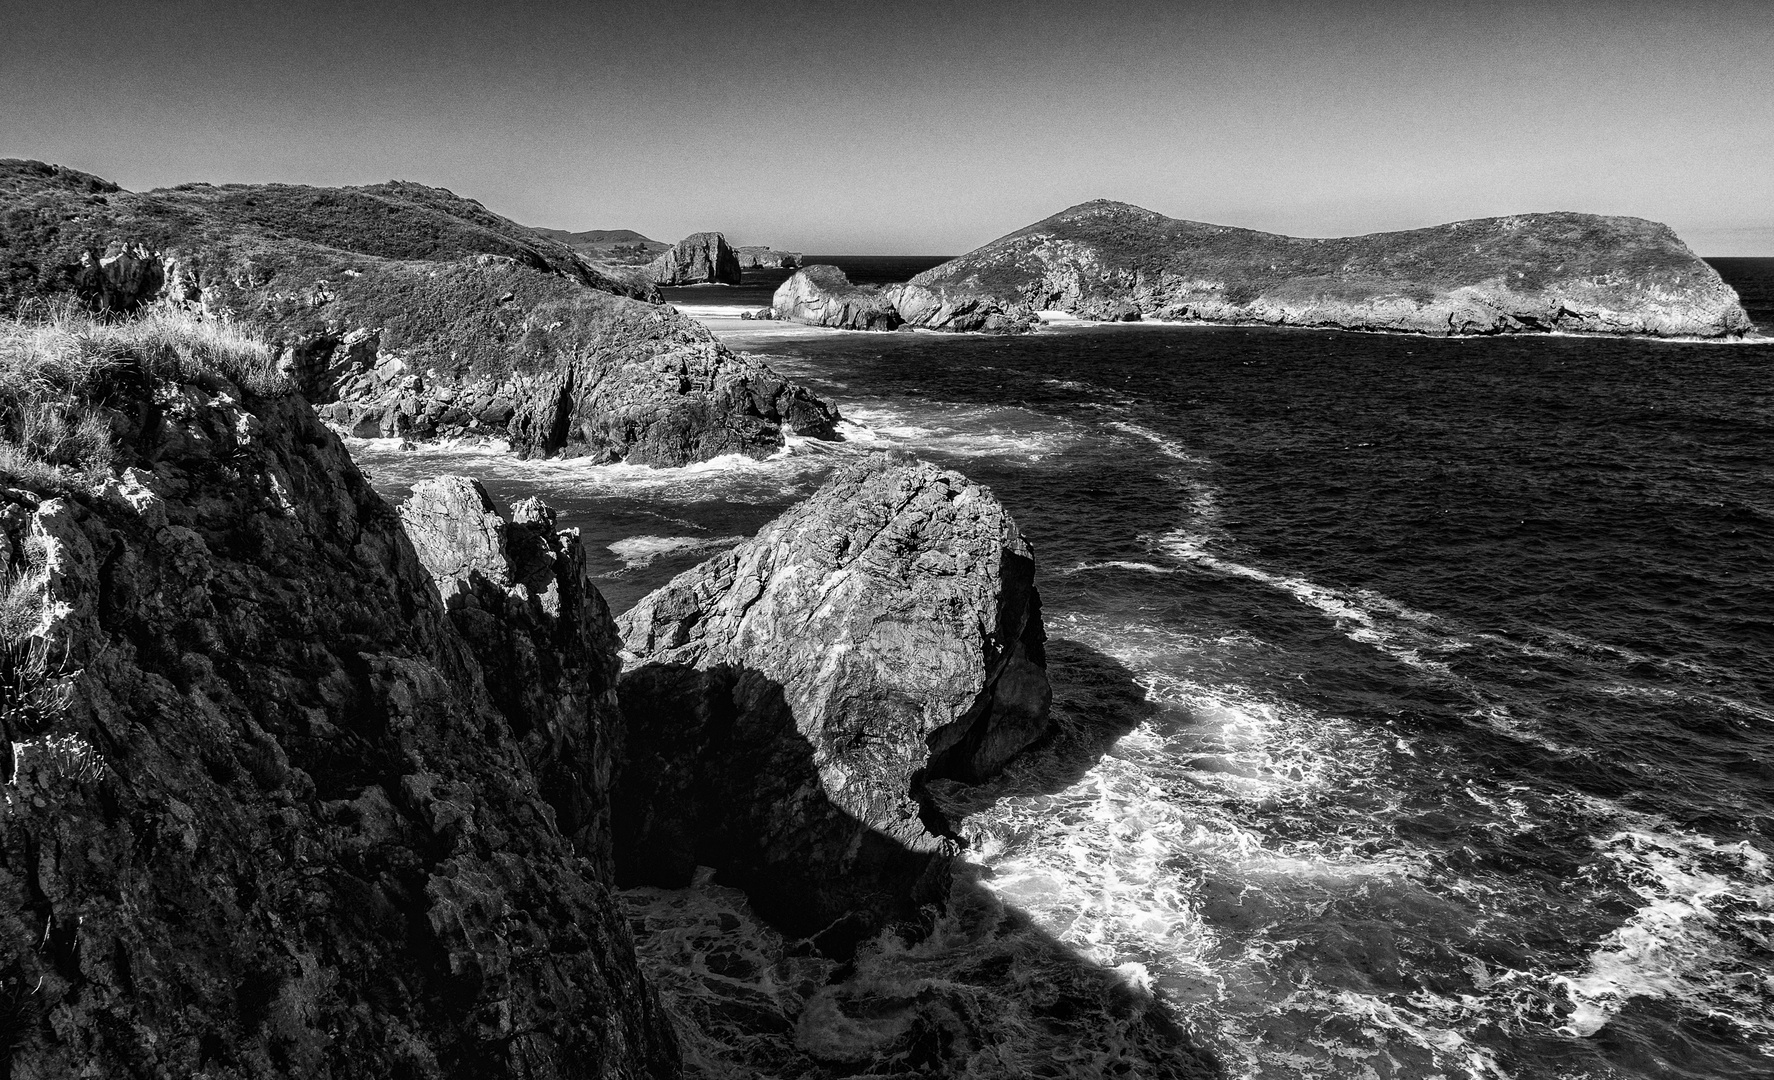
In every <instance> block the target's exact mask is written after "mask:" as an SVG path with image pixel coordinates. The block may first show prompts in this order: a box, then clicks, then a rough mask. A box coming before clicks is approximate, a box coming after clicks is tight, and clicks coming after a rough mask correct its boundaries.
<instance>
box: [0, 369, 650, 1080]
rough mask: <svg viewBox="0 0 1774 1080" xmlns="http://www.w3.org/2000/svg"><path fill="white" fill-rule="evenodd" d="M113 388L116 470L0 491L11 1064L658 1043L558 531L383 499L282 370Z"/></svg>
mask: <svg viewBox="0 0 1774 1080" xmlns="http://www.w3.org/2000/svg"><path fill="white" fill-rule="evenodd" d="M129 387H130V383H129V382H128V381H127V380H124V381H122V382H120V383H119V384H118V386H117V387H114V388H113V389H112V391H110V394H111V396H110V397H108V398H107V399H106V402H107V404H106V405H105V407H106V408H108V409H110V410H111V415H112V416H113V425H112V426H113V433H114V437H115V439H116V443H117V446H116V451H117V454H118V456H119V458H120V463H119V464H120V468H122V469H123V471H122V472H120V473H118V474H116V475H117V476H118V477H119V478H118V479H117V480H116V481H115V482H113V483H111V484H110V486H109V487H108V488H107V489H105V490H103V491H102V492H97V493H93V494H80V493H76V494H73V495H67V496H63V497H57V498H47V497H44V496H43V495H40V494H33V493H30V492H26V491H21V490H17V489H10V490H8V491H6V492H5V495H4V500H3V501H4V508H3V509H0V527H3V531H4V538H5V541H6V543H5V546H4V548H0V553H3V554H4V555H5V556H6V557H7V562H8V578H9V581H8V590H7V594H8V596H9V598H10V599H9V604H8V610H9V611H16V610H18V608H19V607H20V605H21V604H22V603H24V602H25V601H27V600H28V601H29V603H30V604H32V605H35V606H34V608H33V609H32V610H35V611H37V612H39V613H40V618H39V621H38V623H37V625H36V626H35V627H34V628H33V631H32V633H31V634H30V636H29V637H27V638H26V639H24V641H25V644H24V645H23V646H20V649H22V650H23V653H24V654H26V655H38V656H40V657H47V658H48V662H47V665H46V666H39V667H37V668H35V669H32V668H30V667H29V666H28V665H26V666H21V665H20V664H19V663H18V658H19V655H20V649H13V650H8V659H7V660H6V661H5V662H6V663H7V664H9V665H10V666H9V667H8V670H7V672H6V676H7V680H8V685H9V686H10V685H14V681H13V680H14V677H15V676H17V677H19V678H21V679H25V680H27V681H34V685H35V690H34V691H33V693H32V694H31V695H29V696H28V698H24V697H19V696H16V695H15V696H13V697H11V698H9V699H8V701H7V706H8V707H7V708H6V709H4V710H3V711H0V720H3V722H4V726H5V731H4V735H5V740H4V741H5V743H6V744H7V745H9V746H10V749H11V758H12V767H11V768H10V769H9V770H7V774H8V776H9V777H10V779H9V781H8V782H7V783H6V784H4V785H0V795H3V796H4V798H3V799H0V1016H3V1017H4V1022H5V1037H6V1046H5V1047H4V1048H3V1050H4V1052H5V1053H7V1054H9V1055H10V1057H9V1061H10V1072H9V1075H11V1076H13V1077H17V1078H21V1080H23V1078H27V1077H28V1078H32V1080H37V1078H50V1077H63V1076H75V1075H104V1076H136V1077H150V1076H200V1075H206V1076H230V1077H241V1078H247V1077H253V1078H258V1077H266V1078H269V1077H273V1076H292V1075H295V1076H306V1077H335V1078H344V1077H364V1078H370V1077H376V1078H380V1077H387V1076H406V1077H433V1078H442V1077H458V1076H490V1077H499V1076H509V1077H525V1078H544V1077H546V1078H565V1077H578V1076H607V1077H616V1076H623V1077H631V1076H632V1077H641V1076H659V1077H666V1076H674V1075H676V1073H677V1052H676V1049H675V1042H674V1036H673V1033H672V1031H671V1029H670V1026H669V1024H668V1022H667V1021H666V1019H665V1017H664V1016H663V1014H662V1012H661V1010H660V1009H659V1006H658V1004H657V1002H656V1000H655V998H654V996H653V994H652V992H651V991H650V989H649V988H648V987H647V985H646V984H645V982H644V980H643V978H642V976H641V973H640V970H639V968H638V967H637V965H636V962H635V958H634V954H633V948H632V942H631V938H630V932H629V929H628V927H627V925H626V923H625V922H624V920H623V918H622V917H621V915H620V913H619V912H618V910H617V908H616V907H615V905H614V903H613V900H612V895H611V892H610V887H609V873H608V859H609V856H608V851H607V849H606V847H605V846H604V844H603V842H602V841H601V840H600V839H598V834H600V833H602V831H603V829H604V825H603V824H602V818H603V816H604V814H605V813H606V811H605V809H604V806H603V800H604V794H603V792H604V790H605V789H603V788H601V787H600V783H601V781H602V778H603V777H604V776H605V775H607V771H608V768H609V759H610V755H611V753H612V750H613V744H612V742H611V738H610V737H611V735H612V727H613V723H612V721H613V711H614V710H613V700H612V696H611V690H612V687H613V683H614V678H615V675H616V672H615V667H614V660H613V656H612V646H613V634H614V631H613V628H612V625H611V623H610V620H609V616H608V612H607V610H606V609H605V608H604V607H603V604H602V601H601V599H599V598H598V597H597V595H596V592H595V590H593V589H592V588H591V586H590V585H589V584H588V583H587V581H586V580H585V576H584V571H583V565H582V562H581V561H580V560H581V557H580V555H579V553H578V549H577V543H576V540H575V539H574V538H573V537H572V536H571V534H565V535H563V534H557V533H556V532H555V531H554V529H553V528H552V524H551V522H550V520H549V516H548V514H547V513H546V512H545V511H544V510H543V509H541V508H540V507H538V506H534V505H520V506H519V507H517V508H515V509H514V512H513V513H512V515H511V517H510V519H509V520H505V519H502V518H500V517H499V516H498V515H497V514H496V513H494V512H493V511H492V510H491V508H490V507H489V506H488V504H487V503H486V500H485V498H484V494H483V493H480V492H478V490H477V489H474V488H473V487H472V485H467V486H466V487H465V486H464V485H463V484H461V483H460V482H444V483H442V484H439V485H433V486H430V487H423V486H422V489H421V491H420V493H419V494H417V495H416V496H415V497H414V499H413V500H412V501H411V502H409V503H408V504H407V506H406V507H405V508H404V514H403V515H398V516H397V514H396V513H395V511H394V510H393V509H392V508H390V507H389V506H388V505H387V504H386V503H384V502H383V501H382V500H381V499H380V498H379V497H378V496H377V495H376V494H375V492H374V491H373V490H372V489H371V488H370V486H369V484H368V483H367V482H366V481H365V479H364V477H363V476H362V475H361V474H360V473H359V472H358V470H357V469H356V467H355V466H354V465H353V464H352V462H351V460H350V458H349V456H348V455H347V454H346V452H345V450H344V448H343V446H342V445H341V443H340V441H339V439H338V438H337V437H336V436H335V435H334V434H333V433H332V432H331V431H329V430H328V429H327V428H326V426H325V425H323V424H322V423H321V422H320V421H319V419H318V418H317V417H316V416H315V415H314V413H313V411H312V410H311V409H310V408H309V406H308V405H307V404H306V403H305V402H303V401H302V400H301V399H300V398H297V397H294V396H290V397H281V398H278V397H270V398H265V397H257V396H254V395H250V394H248V393H246V392H244V391H242V390H240V389H239V388H237V387H235V386H233V385H231V384H229V383H227V382H225V381H223V380H221V379H220V378H211V377H202V378H200V379H198V381H196V382H192V383H187V384H184V385H160V386H145V385H144V386H136V387H135V388H134V389H133V390H132V389H129ZM402 516H404V517H405V519H406V521H407V527H406V528H403V527H402V523H401V522H402ZM31 642H36V643H38V645H37V646H31V645H30V643H31ZM33 649H35V650H36V651H35V652H34V653H33V651H32V650H33ZM33 671H34V672H35V673H34V674H33Z"/></svg>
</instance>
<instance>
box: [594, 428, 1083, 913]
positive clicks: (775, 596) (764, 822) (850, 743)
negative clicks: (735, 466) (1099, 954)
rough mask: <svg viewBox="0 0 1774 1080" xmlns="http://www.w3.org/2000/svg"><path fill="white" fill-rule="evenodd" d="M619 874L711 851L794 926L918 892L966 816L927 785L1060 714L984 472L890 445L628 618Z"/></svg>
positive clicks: (1028, 579)
mask: <svg viewBox="0 0 1774 1080" xmlns="http://www.w3.org/2000/svg"><path fill="white" fill-rule="evenodd" d="M619 626H620V628H621V632H622V637H623V643H624V646H625V649H626V650H627V654H628V657H629V658H628V660H627V662H626V665H625V670H624V673H623V676H622V684H621V695H622V702H623V710H624V715H625V718H626V728H625V746H626V750H625V754H624V758H623V762H624V764H623V766H622V771H621V774H620V775H619V777H618V781H617V796H616V809H615V815H616V817H615V820H616V835H617V866H618V872H619V874H620V875H621V877H622V879H623V880H625V881H631V882H639V883H644V884H656V885H683V884H686V883H688V881H689V879H690V876H691V873H692V871H693V870H694V868H695V867H696V866H697V865H699V864H700V865H706V866H712V867H715V868H716V869H717V870H719V871H720V873H721V877H722V880H723V881H724V882H727V883H729V884H734V885H737V886H738V887H740V888H742V889H744V890H745V891H746V893H747V894H748V895H749V896H750V897H751V899H752V902H753V903H754V904H756V905H757V906H758V908H759V910H760V911H762V912H763V913H764V914H765V915H766V916H767V917H769V918H771V919H773V920H775V921H776V922H778V924H779V925H783V926H787V927H789V928H790V929H792V930H793V931H794V932H796V933H802V934H806V933H815V932H818V931H821V930H826V931H828V933H829V932H833V931H831V929H830V928H832V927H833V925H834V923H837V924H841V925H848V926H849V932H850V933H851V934H853V935H860V934H861V933H864V932H866V931H867V930H869V929H871V928H872V927H873V926H875V925H876V924H877V923H878V920H879V919H880V918H881V917H883V916H884V915H887V914H892V913H897V912H900V911H902V910H904V909H905V907H906V906H907V904H908V902H909V901H910V900H911V899H912V897H913V896H914V895H916V894H918V892H919V888H920V885H919V882H920V879H921V878H923V877H924V876H925V875H927V874H928V873H930V872H931V871H932V869H933V868H934V867H937V866H938V865H939V860H936V858H935V857H936V856H937V855H938V854H939V853H940V852H941V851H942V850H943V848H944V844H945V837H946V836H948V835H949V833H950V832H951V831H952V830H951V829H950V826H949V824H948V823H947V822H946V821H944V820H943V819H942V816H941V814H940V813H939V812H937V811H935V810H934V809H933V807H932V805H930V804H929V803H928V802H927V801H926V800H925V799H924V795H923V786H924V785H925V784H926V783H928V782H931V781H933V780H935V779H937V778H942V777H951V778H958V779H963V780H975V779H978V778H980V777H982V776H985V775H988V774H990V773H992V772H994V771H995V770H997V769H998V768H999V767H1001V766H1002V765H1003V764H1004V762H1005V761H1007V760H1008V759H1009V758H1010V756H1011V755H1013V754H1015V753H1016V752H1018V751H1019V750H1021V749H1023V748H1024V747H1026V746H1028V745H1029V744H1030V743H1031V742H1033V741H1035V740H1036V739H1039V738H1040V737H1041V736H1042V735H1043V734H1045V733H1046V731H1047V727H1048V723H1049V720H1048V704H1049V700H1050V691H1049V688H1048V682H1047V675H1046V667H1045V664H1046V661H1045V655H1044V651H1043V642H1044V640H1045V635H1044V633H1043V630H1042V626H1041V616H1040V601H1039V598H1038V595H1037V593H1036V591H1035V587H1034V561H1033V558H1032V556H1031V554H1030V551H1029V548H1028V545H1027V544H1026V543H1025V542H1024V541H1023V539H1022V536H1021V535H1020V533H1019V532H1018V531H1017V528H1016V525H1015V523H1014V522H1013V521H1011V519H1010V516H1009V514H1008V513H1006V512H1005V510H1004V508H1003V506H1001V505H1000V504H999V503H998V502H997V500H996V499H994V498H993V497H992V495H991V493H990V492H989V491H987V490H986V489H984V488H981V487H979V486H978V485H976V484H973V483H971V482H969V481H968V480H966V479H965V478H964V477H962V476H960V475H959V474H957V473H954V472H949V471H946V470H943V469H939V468H937V467H935V466H932V465H928V464H924V463H921V462H916V461H910V460H902V461H896V460H892V459H889V458H887V457H885V456H882V457H877V458H875V459H872V460H870V461H868V462H866V463H864V464H860V465H855V466H851V467H849V468H846V469H843V470H841V471H840V472H839V473H837V474H836V475H834V476H833V478H832V479H831V480H830V481H828V482H827V484H826V485H825V486H824V487H822V488H821V489H820V490H819V492H818V493H816V494H815V495H814V496H813V497H812V498H810V499H808V500H807V501H806V502H804V503H802V504H800V505H798V506H796V507H794V508H793V509H791V510H789V511H788V512H787V513H785V514H783V515H782V516H781V517H779V518H777V519H776V520H775V521H773V522H771V523H770V524H769V525H767V526H765V528H764V529H763V530H761V531H760V532H759V533H758V535H757V536H756V537H754V538H753V539H752V540H750V541H748V542H746V543H744V544H742V545H740V546H739V547H737V548H735V549H733V550H732V551H729V552H726V553H725V554H722V555H720V556H717V557H716V558H714V559H711V560H709V561H708V562H706V563H704V564H702V565H701V566H699V567H696V568H694V569H692V570H690V571H687V572H685V573H684V574H681V575H679V576H678V577H677V578H676V579H674V580H673V581H672V582H671V583H670V584H668V585H666V586H665V587H664V588H662V589H660V590H658V591H656V592H654V593H652V594H650V595H649V596H647V597H645V598H644V599H643V600H642V601H641V602H640V603H639V604H638V605H636V607H635V608H634V609H633V610H631V611H629V612H628V613H627V614H626V615H624V616H623V617H622V618H621V620H620V621H619Z"/></svg>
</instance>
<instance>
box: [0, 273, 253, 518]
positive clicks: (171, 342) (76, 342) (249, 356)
mask: <svg viewBox="0 0 1774 1080" xmlns="http://www.w3.org/2000/svg"><path fill="white" fill-rule="evenodd" d="M217 379H225V380H227V381H228V382H231V383H233V384H235V385H236V386H238V387H240V388H241V389H243V390H246V391H248V392H250V393H254V394H260V395H271V394H277V393H281V392H283V391H284V390H285V385H284V381H283V379H282V377H281V376H280V375H279V374H278V372H277V364H276V358H275V357H274V356H273V355H272V352H271V348H270V346H268V345H266V344H265V343H264V342H263V341H260V340H259V339H257V338H255V337H253V336H251V335H249V334H247V333H245V332H244V331H242V330H241V329H239V328H238V327H236V326H234V325H232V324H231V323H228V322H225V321H221V320H216V319H208V320H205V319H199V318H198V317H196V316H195V315H191V314H188V313H185V312H179V311H169V310H158V309H157V310H151V311H149V312H148V313H146V314H144V315H142V316H141V317H139V318H134V319H128V320H121V321H109V322H107V321H100V320H98V319H94V318H93V317H92V316H90V315H88V314H86V313H85V312H83V311H81V310H80V309H79V308H77V307H76V306H74V305H73V304H72V303H63V304H58V305H53V306H46V307H43V308H40V309H39V310H38V311H37V312H36V313H34V314H32V315H29V316H26V317H23V318H18V319H5V320H0V477H3V478H7V479H10V481H11V482H13V483H16V484H20V485H22V486H25V487H29V488H33V489H36V490H67V489H69V488H73V487H84V486H90V485H91V484H93V483H97V482H102V481H103V480H104V479H105V478H106V477H107V476H109V475H110V472H111V469H112V466H113V465H114V464H115V458H116V454H115V450H114V447H113V441H112V437H113V432H114V425H115V422H116V420H117V418H118V416H119V415H120V414H119V413H118V410H117V408H116V406H117V405H122V404H127V403H126V402H124V401H120V400H118V399H119V398H120V397H126V396H127V394H128V390H127V389H126V387H128V386H129V385H131V384H134V385H136V386H138V387H139V386H142V385H144V384H145V383H146V384H151V383H154V382H175V383H188V382H214V381H216V380H217Z"/></svg>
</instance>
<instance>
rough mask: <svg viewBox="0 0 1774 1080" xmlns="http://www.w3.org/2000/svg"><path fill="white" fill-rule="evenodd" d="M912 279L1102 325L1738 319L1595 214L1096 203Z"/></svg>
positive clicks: (1431, 325)
mask: <svg viewBox="0 0 1774 1080" xmlns="http://www.w3.org/2000/svg"><path fill="white" fill-rule="evenodd" d="M912 283H913V284H915V285H920V286H923V287H925V288H929V289H936V290H949V291H959V292H964V293H979V294H983V295H987V296H991V297H994V298H996V299H997V301H998V302H999V303H1000V304H1003V305H1005V306H1006V307H1010V308H1018V307H1020V308H1028V309H1036V310H1047V309H1054V310H1061V311H1067V312H1070V313H1072V314H1074V315H1078V316H1080V317H1082V318H1086V319H1097V320H1110V321H1120V320H1127V319H1135V318H1140V317H1145V318H1157V319H1174V320H1203V321H1210V322H1229V323H1269V324H1274V325H1281V326H1314V327H1335V328H1341V329H1348V330H1385V331H1399V332H1407V333H1418V334H1436V335H1451V334H1505V333H1533V332H1550V331H1559V332H1568V333H1584V334H1637V335H1649V336H1656V337H1685V336H1693V337H1730V336H1736V335H1742V334H1745V333H1749V332H1751V331H1753V329H1754V327H1753V326H1752V325H1751V323H1750V321H1749V317H1748V315H1747V314H1746V313H1745V312H1744V310H1743V307H1742V305H1741V303H1740V302H1739V300H1738V297H1737V294H1736V292H1735V291H1733V290H1732V289H1731V287H1730V286H1729V285H1726V284H1725V283H1724V281H1723V280H1722V279H1721V278H1720V277H1719V275H1718V272H1717V271H1715V270H1714V269H1713V268H1712V267H1710V266H1708V265H1707V264H1706V263H1705V262H1703V261H1702V260H1700V259H1699V258H1698V257H1696V256H1695V255H1694V253H1693V252H1692V251H1689V250H1688V248H1687V246H1686V245H1685V244H1683V243H1682V242H1681V240H1680V239H1679V238H1678V237H1677V236H1676V235H1675V233H1674V232H1672V231H1671V230H1670V229H1669V227H1668V226H1666V225H1661V224H1658V223H1657V222H1654V221H1645V220H1644V219H1642V218H1630V217H1605V216H1600V215H1596V214H1573V213H1556V214H1519V215H1515V216H1512V217H1502V218H1480V219H1475V220H1471V221H1457V222H1453V223H1451V224H1447V225H1438V226H1436V227H1434V228H1429V229H1412V230H1408V231H1404V232H1390V233H1374V234H1371V235H1368V236H1351V237H1337V238H1327V239H1307V238H1300V237H1292V236H1279V235H1276V234H1274V233H1264V232H1256V231H1254V230H1251V229H1234V228H1228V227H1226V226H1223V225H1208V224H1204V223H1202V222H1198V221H1181V220H1177V219H1174V218H1168V217H1165V216H1164V215H1162V214H1155V213H1153V212H1152V211H1150V210H1144V209H1141V208H1140V207H1137V206H1129V205H1127V204H1126V203H1117V202H1108V201H1097V202H1090V203H1083V204H1081V205H1079V206H1074V207H1072V208H1070V209H1068V210H1065V211H1062V212H1061V213H1058V214H1055V215H1054V216H1053V217H1050V218H1048V219H1046V220H1045V221H1041V222H1037V223H1036V224H1034V225H1031V226H1029V227H1028V228H1026V229H1021V230H1019V231H1017V232H1014V233H1011V234H1010V235H1008V236H1005V237H1001V238H1000V239H997V240H994V241H992V242H991V243H990V244H987V245H985V246H984V247H982V248H979V249H978V250H975V251H972V252H969V253H968V254H966V255H963V256H961V257H960V258H958V259H953V260H950V261H949V262H946V263H943V264H942V265H941V266H937V267H934V268H932V269H930V270H926V271H925V272H924V273H922V274H919V275H918V276H917V277H915V278H913V279H912Z"/></svg>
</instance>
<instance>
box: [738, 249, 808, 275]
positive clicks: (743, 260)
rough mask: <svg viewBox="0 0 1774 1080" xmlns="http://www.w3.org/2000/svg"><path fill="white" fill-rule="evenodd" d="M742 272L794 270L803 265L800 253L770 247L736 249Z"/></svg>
mask: <svg viewBox="0 0 1774 1080" xmlns="http://www.w3.org/2000/svg"><path fill="white" fill-rule="evenodd" d="M734 250H735V254H737V255H738V256H739V268H740V269H741V270H754V269H755V270H793V269H795V268H796V267H798V266H800V265H801V253H800V252H798V251H775V250H773V249H771V248H769V247H742V248H736V249H734Z"/></svg>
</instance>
